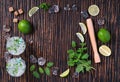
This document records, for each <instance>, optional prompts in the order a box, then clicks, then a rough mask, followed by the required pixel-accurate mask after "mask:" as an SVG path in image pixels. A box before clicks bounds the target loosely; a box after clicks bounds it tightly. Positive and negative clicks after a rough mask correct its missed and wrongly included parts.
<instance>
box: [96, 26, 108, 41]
mask: <svg viewBox="0 0 120 82" xmlns="http://www.w3.org/2000/svg"><path fill="white" fill-rule="evenodd" d="M97 36H98V39H99V40H100V41H101V42H103V43H106V42H109V41H110V32H109V31H108V30H107V29H105V28H101V29H99V31H98V34H97Z"/></svg>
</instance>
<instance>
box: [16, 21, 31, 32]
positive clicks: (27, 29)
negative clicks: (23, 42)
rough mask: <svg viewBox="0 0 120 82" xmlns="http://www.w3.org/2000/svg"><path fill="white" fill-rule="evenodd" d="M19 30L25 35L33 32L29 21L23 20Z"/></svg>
mask: <svg viewBox="0 0 120 82" xmlns="http://www.w3.org/2000/svg"><path fill="white" fill-rule="evenodd" d="M18 29H19V31H20V32H22V33H24V34H28V33H30V32H31V31H32V26H31V24H30V22H29V21H27V20H21V21H20V22H19V23H18Z"/></svg>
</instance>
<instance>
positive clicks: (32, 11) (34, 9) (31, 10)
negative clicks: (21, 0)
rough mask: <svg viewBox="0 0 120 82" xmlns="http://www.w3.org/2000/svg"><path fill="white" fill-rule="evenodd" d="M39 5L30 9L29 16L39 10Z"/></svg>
mask: <svg viewBox="0 0 120 82" xmlns="http://www.w3.org/2000/svg"><path fill="white" fill-rule="evenodd" d="M38 9H39V7H33V8H31V9H30V10H29V13H28V14H29V17H31V16H32V15H33V14H35V13H36V12H37V11H38Z"/></svg>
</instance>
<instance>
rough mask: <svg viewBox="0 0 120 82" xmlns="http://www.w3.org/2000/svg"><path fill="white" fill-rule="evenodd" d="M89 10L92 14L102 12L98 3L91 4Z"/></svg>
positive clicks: (95, 14)
mask: <svg viewBox="0 0 120 82" xmlns="http://www.w3.org/2000/svg"><path fill="white" fill-rule="evenodd" d="M88 12H89V14H90V15H91V16H97V15H98V14H99V12H100V9H99V7H98V6H97V5H91V6H89V8H88Z"/></svg>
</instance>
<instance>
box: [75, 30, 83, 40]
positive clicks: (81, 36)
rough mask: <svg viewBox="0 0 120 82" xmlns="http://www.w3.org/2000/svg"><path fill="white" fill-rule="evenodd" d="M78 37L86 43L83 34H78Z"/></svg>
mask: <svg viewBox="0 0 120 82" xmlns="http://www.w3.org/2000/svg"><path fill="white" fill-rule="evenodd" d="M76 35H77V37H78V38H79V39H80V41H81V42H84V37H83V35H82V34H81V33H79V32H77V33H76Z"/></svg>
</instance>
